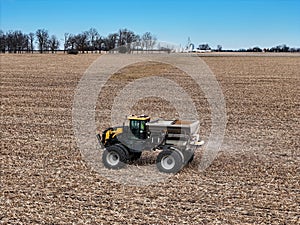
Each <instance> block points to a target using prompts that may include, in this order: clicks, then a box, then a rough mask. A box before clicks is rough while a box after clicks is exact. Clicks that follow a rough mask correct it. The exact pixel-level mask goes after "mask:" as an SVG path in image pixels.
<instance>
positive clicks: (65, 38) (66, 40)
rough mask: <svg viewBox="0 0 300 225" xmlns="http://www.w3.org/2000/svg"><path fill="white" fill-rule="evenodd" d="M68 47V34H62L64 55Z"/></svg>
mask: <svg viewBox="0 0 300 225" xmlns="http://www.w3.org/2000/svg"><path fill="white" fill-rule="evenodd" d="M69 47H70V34H69V33H64V53H66V50H67V49H68V48H69Z"/></svg>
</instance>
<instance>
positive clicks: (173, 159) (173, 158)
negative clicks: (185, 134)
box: [156, 149, 183, 173]
mask: <svg viewBox="0 0 300 225" xmlns="http://www.w3.org/2000/svg"><path fill="white" fill-rule="evenodd" d="M182 162H183V159H182V156H181V155H180V154H179V153H178V152H177V151H173V150H169V149H168V150H163V151H162V152H160V153H159V154H158V156H157V159H156V166H157V168H158V170H159V171H160V172H164V173H177V172H178V171H179V170H180V169H181V167H182V165H183V164H182Z"/></svg>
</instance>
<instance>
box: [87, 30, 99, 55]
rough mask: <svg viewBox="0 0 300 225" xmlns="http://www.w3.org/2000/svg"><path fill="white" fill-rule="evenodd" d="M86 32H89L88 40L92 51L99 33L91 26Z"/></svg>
mask: <svg viewBox="0 0 300 225" xmlns="http://www.w3.org/2000/svg"><path fill="white" fill-rule="evenodd" d="M88 34H89V39H90V42H91V43H90V44H91V51H92V53H93V52H94V51H95V49H96V45H97V42H96V41H97V40H98V38H99V33H98V31H97V30H96V29H95V28H91V29H89V31H88Z"/></svg>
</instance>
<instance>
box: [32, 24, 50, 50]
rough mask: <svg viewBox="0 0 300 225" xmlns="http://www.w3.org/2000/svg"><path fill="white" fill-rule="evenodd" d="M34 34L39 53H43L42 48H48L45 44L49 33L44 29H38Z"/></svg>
mask: <svg viewBox="0 0 300 225" xmlns="http://www.w3.org/2000/svg"><path fill="white" fill-rule="evenodd" d="M35 34H36V37H37V44H38V48H39V50H40V53H43V52H44V50H47V48H48V46H47V45H48V39H49V33H48V31H47V30H45V29H38V30H37V31H36V33H35Z"/></svg>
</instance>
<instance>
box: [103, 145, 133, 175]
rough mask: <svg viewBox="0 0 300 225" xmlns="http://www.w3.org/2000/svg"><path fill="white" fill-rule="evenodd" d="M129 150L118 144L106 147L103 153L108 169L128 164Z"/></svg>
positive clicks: (104, 162)
mask: <svg viewBox="0 0 300 225" xmlns="http://www.w3.org/2000/svg"><path fill="white" fill-rule="evenodd" d="M127 158H128V156H127V152H126V151H124V149H122V148H121V147H120V146H118V145H112V146H110V147H108V148H106V149H105V150H104V152H103V155H102V161H103V164H104V166H105V167H106V168H108V169H121V168H123V167H124V166H125V165H126V162H127Z"/></svg>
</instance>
